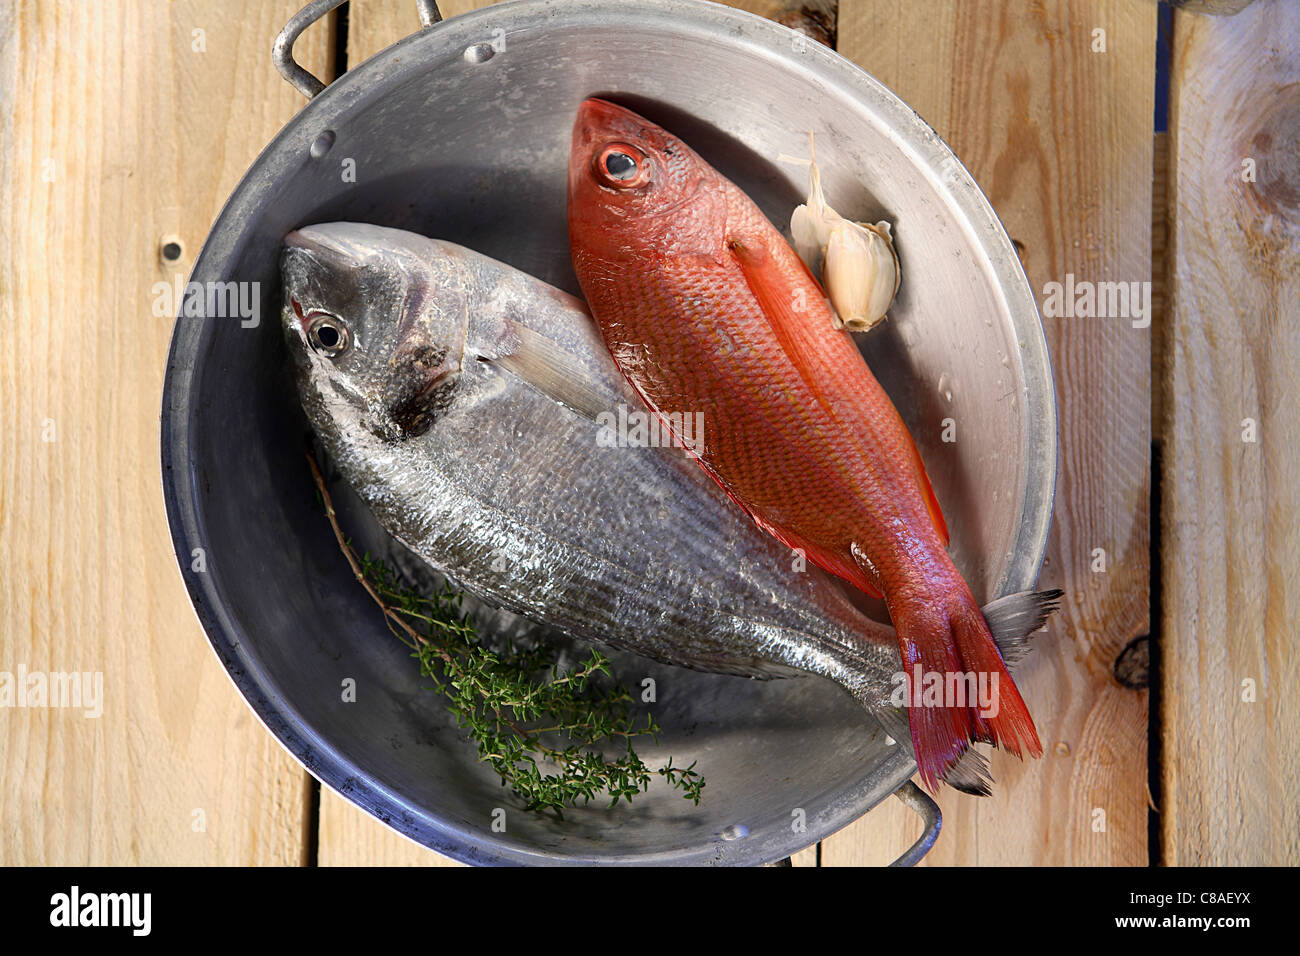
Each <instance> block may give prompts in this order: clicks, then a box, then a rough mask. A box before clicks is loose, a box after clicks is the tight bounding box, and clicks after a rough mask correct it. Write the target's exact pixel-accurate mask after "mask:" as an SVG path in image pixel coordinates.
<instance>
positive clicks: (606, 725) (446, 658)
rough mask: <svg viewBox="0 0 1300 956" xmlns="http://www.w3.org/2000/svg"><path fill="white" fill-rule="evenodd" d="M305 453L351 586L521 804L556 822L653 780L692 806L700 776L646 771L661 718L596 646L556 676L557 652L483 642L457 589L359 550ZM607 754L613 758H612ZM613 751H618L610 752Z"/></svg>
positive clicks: (688, 771) (666, 769)
mask: <svg viewBox="0 0 1300 956" xmlns="http://www.w3.org/2000/svg"><path fill="white" fill-rule="evenodd" d="M307 461H308V463H309V464H310V466H311V472H312V477H313V479H315V482H316V488H317V490H318V491H319V493H320V498H321V502H322V504H323V505H324V508H325V516H326V517H327V518H328V519H329V523H330V527H331V528H332V529H333V531H334V537H335V538H337V539H338V543H339V547H340V548H341V549H342V551H343V555H344V557H345V558H346V559H347V561H348V564H349V565H350V566H351V568H352V573H353V575H354V576H355V577H356V579H357V581H358V583H360V584H361V586H362V587H363V588H365V590H366V593H367V594H369V595H370V597H371V599H372V600H374V602H375V603H376V604H377V605H378V606H379V608H380V609H381V610H382V611H383V614H384V621H385V623H386V624H387V626H388V629H389V631H391V632H392V633H393V635H394V636H395V637H397V638H398V640H400V641H402V643H404V644H405V645H406V646H407V647H409V648H410V649H411V656H412V657H414V658H416V659H417V660H418V661H419V667H420V674H421V675H422V676H424V677H427V678H430V679H431V680H432V681H433V687H434V689H436V690H438V691H439V692H440V693H442V694H443V695H444V696H445V697H446V699H447V704H448V707H449V708H450V709H451V711H452V713H453V714H454V715H455V717H456V723H457V725H458V726H459V727H460V728H461V729H463V730H464V731H465V732H466V733H467V734H468V735H469V737H470V739H471V740H473V741H474V743H475V744H476V745H477V747H478V754H479V759H480V760H482V761H484V762H486V763H488V764H490V765H491V767H492V769H493V770H494V771H496V773H497V774H498V775H499V776H500V777H501V782H502V784H503V785H504V786H508V787H509V788H510V789H511V790H512V791H513V792H514V793H515V795H516V796H518V797H519V798H520V799H521V800H522V801H523V802H524V805H525V807H526V808H527V809H529V810H534V811H551V812H553V813H554V814H555V815H556V816H557V817H559V818H560V819H563V816H564V813H563V810H564V808H565V807H575V806H577V805H578V802H579V801H581V802H582V803H583V805H586V804H587V803H589V802H590V801H591V800H592V799H599V798H601V797H608V798H609V800H610V802H609V806H610V807H614V806H616V805H617V804H618V802H619V800H620V799H623V800H625V801H627V802H628V803H631V802H632V798H633V797H634V796H636V795H637V794H639V793H643V792H645V791H646V790H647V789H648V788H649V786H650V782H651V781H652V780H653V778H654V777H655V776H659V777H662V778H663V779H664V780H666V781H667V782H668V783H669V784H670V785H671V786H672V787H673V788H674V789H676V790H680V791H682V796H683V797H685V798H686V799H688V800H690V801H692V802H693V803H695V804H696V805H698V804H699V802H700V796H701V793H700V792H701V790H703V788H704V778H703V777H701V776H700V774H699V773H697V772H696V770H695V764H694V763H692V764H691V765H690V766H689V767H675V766H673V762H672V758H669V760H668V762H667V763H666V764H664V765H663V766H661V767H658V768H656V769H654V770H653V771H652V770H651V769H650V767H648V766H647V765H646V763H645V762H644V761H643V760H642V759H641V757H640V756H639V755H638V754H637V752H636V749H635V747H634V746H633V741H634V740H635V739H636V738H643V737H650V738H651V739H652V740H655V741H656V742H657V741H658V736H659V733H660V728H659V726H658V725H657V724H656V723H655V722H654V719H653V718H652V717H651V716H650V715H649V714H647V715H646V719H645V722H644V723H641V722H639V721H638V720H637V719H636V717H635V716H634V715H633V713H632V702H633V701H632V695H631V694H630V693H629V692H628V691H627V690H626V689H624V688H623V687H622V686H621V685H615V684H612V682H611V681H609V680H604V681H602V680H599V679H598V678H597V675H602V674H603V675H605V676H606V677H611V676H612V675H611V674H610V666H609V659H608V658H607V657H605V656H604V655H603V654H601V653H600V652H598V651H595V650H592V651H590V653H589V655H588V656H587V657H586V658H585V659H583V660H581V661H579V662H578V663H577V664H576V665H575V666H574V667H572V668H571V669H569V670H567V671H566V672H564V673H561V671H560V667H559V664H558V662H557V659H556V655H555V652H554V651H553V650H551V649H550V648H546V647H542V646H539V647H535V648H524V649H520V648H515V647H514V646H513V645H511V646H509V647H507V648H506V649H505V650H504V651H494V650H492V649H490V648H488V647H486V646H484V644H483V642H482V641H481V640H480V637H479V634H478V632H477V630H476V628H475V626H474V623H473V622H472V621H471V620H470V619H469V618H468V617H467V616H466V615H465V614H464V613H463V612H462V610H461V595H460V594H459V593H458V592H456V591H455V590H453V589H452V588H451V587H450V585H448V584H446V583H445V582H444V583H443V585H442V587H441V589H440V590H438V591H436V592H434V593H431V594H427V595H426V594H421V593H419V592H417V591H415V590H413V589H412V588H410V587H407V586H406V585H405V584H404V583H403V582H402V581H401V579H400V578H399V576H398V575H397V573H396V572H395V571H394V570H393V569H392V568H391V567H389V566H388V565H387V564H386V563H384V562H383V561H382V560H379V559H377V558H373V557H371V556H370V555H369V554H361V555H359V554H357V552H356V550H355V549H354V548H353V547H352V544H351V542H350V541H349V539H348V538H347V536H346V535H345V534H344V533H343V529H342V528H341V527H340V526H339V522H338V516H337V514H336V513H335V511H334V503H333V501H332V499H331V498H330V494H329V491H328V489H327V488H326V487H325V479H324V477H323V476H322V474H321V471H320V467H319V466H318V465H317V463H316V458H315V456H314V455H313V454H312V453H311V451H310V450H308V451H307ZM610 750H613V751H616V752H617V756H615V757H612V758H611V757H610V756H608V755H607V752H608V751H610ZM618 751H621V752H618Z"/></svg>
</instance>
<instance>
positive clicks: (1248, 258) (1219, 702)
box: [1159, 0, 1300, 866]
mask: <svg viewBox="0 0 1300 956" xmlns="http://www.w3.org/2000/svg"><path fill="white" fill-rule="evenodd" d="M1297 48H1300V6H1297V5H1296V4H1295V3H1291V2H1288V0H1257V2H1256V3H1255V4H1253V5H1252V6H1250V7H1249V8H1248V9H1247V10H1245V11H1244V12H1242V13H1240V14H1238V15H1237V16H1235V17H1231V18H1217V17H1202V16H1197V15H1194V14H1187V13H1182V12H1179V13H1176V14H1175V20H1174V57H1173V65H1172V77H1171V114H1170V140H1171V161H1170V170H1171V176H1172V177H1174V182H1173V189H1174V193H1173V196H1172V199H1171V204H1172V208H1173V217H1172V233H1171V237H1170V240H1171V256H1172V270H1171V274H1170V287H1169V295H1170V307H1171V317H1172V328H1171V329H1170V332H1169V353H1168V355H1167V360H1166V376H1167V380H1166V383H1165V384H1166V389H1167V392H1166V405H1165V411H1164V414H1165V421H1164V470H1163V477H1162V495H1161V524H1162V526H1163V535H1162V549H1161V566H1162V568H1163V569H1164V571H1163V600H1162V608H1161V622H1162V629H1163V631H1162V633H1163V636H1162V644H1161V658H1162V662H1163V667H1162V684H1161V714H1160V717H1161V728H1162V734H1161V748H1162V753H1163V761H1162V773H1161V802H1162V806H1161V808H1160V809H1161V813H1160V818H1159V819H1160V846H1161V853H1162V857H1163V860H1162V862H1164V863H1167V864H1170V865H1178V866H1189V865H1190V866H1223V865H1242V864H1266V865H1268V864H1274V865H1276V864H1282V865H1287V864H1289V865H1292V866H1294V865H1295V864H1297V863H1300V826H1297V821H1300V750H1298V749H1297V747H1296V739H1297V737H1300V705H1298V704H1297V699H1296V696H1295V688H1296V686H1297V679H1300V665H1298V664H1297V661H1298V660H1300V657H1298V656H1297V653H1296V648H1297V647H1300V626H1298V625H1297V624H1296V608H1297V607H1300V519H1298V518H1297V515H1300V484H1297V482H1296V475H1297V474H1298V473H1300V389H1297V387H1296V384H1295V370H1296V368H1297V366H1298V365H1300V160H1298V159H1297V154H1296V151H1295V144H1296V142H1297V140H1300V59H1297V57H1296V53H1295V51H1296V49H1297ZM1252 180H1253V181H1252ZM1247 419H1250V420H1252V421H1253V422H1254V428H1255V429H1256V434H1255V435H1254V436H1251V435H1250V434H1249V432H1248V430H1249V428H1250V427H1251V426H1250V425H1244V424H1243V422H1245V421H1246V420H1247ZM1251 437H1253V438H1254V439H1255V440H1254V441H1251V440H1249V439H1250V438H1251ZM1248 681H1249V682H1253V695H1254V698H1253V700H1251V699H1250V697H1251V694H1250V693H1249V692H1248V691H1249V690H1250V688H1251V684H1248V683H1247V682H1248Z"/></svg>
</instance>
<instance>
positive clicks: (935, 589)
mask: <svg viewBox="0 0 1300 956" xmlns="http://www.w3.org/2000/svg"><path fill="white" fill-rule="evenodd" d="M568 201H569V241H570V246H571V251H572V254H573V265H574V269H575V270H576V272H577V276H578V281H579V283H580V284H581V286H582V291H583V293H584V294H585V295H586V299H587V303H588V305H589V306H590V308H591V311H592V313H593V314H594V316H595V318H596V321H597V323H598V324H599V326H600V331H601V334H602V336H603V337H604V339H605V343H606V345H607V346H608V347H609V350H610V352H611V353H612V355H613V356H614V359H615V361H616V362H617V363H618V366H619V368H620V369H621V370H622V372H623V374H624V375H625V376H626V377H627V379H628V381H629V382H631V384H632V386H633V387H634V388H635V389H636V391H637V392H638V393H639V394H640V395H641V397H642V398H643V399H644V401H645V403H646V404H647V406H649V407H650V408H651V409H654V410H656V411H663V412H667V411H670V410H677V411H681V410H689V411H691V412H701V413H703V416H704V418H703V420H704V426H705V427H704V443H703V449H702V450H699V446H698V445H697V446H696V447H697V450H698V451H699V454H698V455H697V460H698V461H699V463H700V464H701V465H702V466H703V467H704V469H705V470H706V471H707V472H708V473H709V474H710V475H711V476H712V477H713V478H714V479H715V480H716V481H717V482H718V484H719V485H721V486H722V488H723V489H724V490H726V492H727V493H728V494H729V495H730V496H731V497H732V499H733V500H735V501H736V502H737V503H738V504H739V505H740V507H742V508H743V509H745V511H746V512H748V513H749V515H750V516H751V517H752V518H753V519H754V521H756V522H757V523H758V524H759V525H760V526H761V527H762V528H764V529H765V530H767V531H768V532H770V533H771V534H773V535H775V536H776V537H777V538H779V539H780V540H781V541H783V542H785V543H786V544H787V545H789V546H790V547H792V548H797V549H801V550H802V551H803V552H804V553H805V554H806V555H807V557H808V558H809V559H810V560H812V561H814V562H815V563H816V564H818V565H820V566H821V567H823V568H825V569H826V570H828V571H830V572H832V573H834V574H837V575H839V576H840V577H842V578H844V579H846V580H848V581H849V582H851V583H852V584H853V585H855V586H856V587H858V588H860V589H862V590H863V591H865V592H866V593H868V594H870V595H873V596H880V597H883V598H884V600H885V604H886V606H887V607H888V609H889V616H890V618H891V620H892V621H893V623H894V627H895V630H896V631H897V633H898V643H899V650H900V651H901V652H902V658H903V663H904V670H905V672H906V673H907V674H908V676H909V678H914V677H916V676H922V677H924V676H927V675H932V674H938V675H948V674H960V675H982V678H980V679H984V680H986V682H987V685H988V686H991V687H993V688H994V689H995V693H996V702H995V704H994V706H992V707H986V708H981V707H979V706H977V705H975V702H974V701H970V702H969V705H965V704H963V702H962V701H961V700H958V699H957V698H955V697H953V698H950V699H943V700H940V701H938V702H934V701H929V703H928V705H922V706H917V705H916V703H917V701H912V703H913V705H912V706H909V709H908V717H909V723H910V729H911V736H912V745H913V751H914V753H915V755H916V761H917V766H918V768H919V770H920V774H921V777H922V780H923V781H924V782H925V783H926V785H927V786H929V787H930V788H931V789H934V788H935V786H936V784H937V781H938V780H940V779H942V778H943V776H944V775H945V774H946V773H947V772H948V771H949V770H950V769H951V768H952V766H953V765H954V764H955V763H956V762H957V760H958V758H960V757H961V756H962V754H963V753H964V752H965V750H966V749H967V747H968V746H969V744H970V742H971V741H984V742H987V743H992V744H995V745H998V746H1001V747H1003V748H1004V749H1006V750H1008V751H1010V752H1012V753H1015V754H1017V755H1019V754H1020V753H1021V750H1022V748H1023V749H1024V750H1026V751H1028V752H1029V753H1030V754H1031V755H1033V756H1035V757H1038V756H1041V755H1042V745H1041V744H1040V743H1039V740H1038V734H1037V731H1036V730H1035V728H1034V723H1033V720H1032V718H1031V717H1030V716H1029V711H1028V709H1027V708H1026V707H1025V703H1024V701H1023V699H1022V698H1021V696H1020V692H1019V691H1018V690H1017V688H1016V685H1015V682H1014V681H1013V680H1012V679H1011V676H1010V674H1009V673H1008V672H1007V669H1006V667H1005V665H1004V662H1003V659H1002V657H1001V655H1000V654H999V653H998V650H997V647H996V645H995V644H994V643H993V639H992V635H991V634H990V631H989V628H988V625H987V623H986V621H985V619H984V615H983V614H982V613H981V612H980V608H979V605H978V604H977V603H976V601H975V598H974V596H973V595H972V594H971V590H970V588H969V586H967V584H966V582H965V580H963V578H962V576H961V573H960V572H959V571H958V570H957V568H956V567H955V566H954V565H953V563H952V560H951V559H950V558H949V556H948V552H947V544H948V530H947V527H946V526H945V524H944V519H943V515H942V513H941V512H940V510H939V504H938V502H937V501H936V500H935V496H934V492H933V491H932V490H931V488H930V481H929V478H928V477H927V475H926V472H925V466H924V464H923V463H922V461H921V456H920V454H919V453H918V451H917V448H916V445H915V443H914V442H913V440H912V436H911V435H910V434H909V432H908V430H907V427H906V426H905V425H904V424H903V421H902V419H901V418H899V415H898V412H897V410H896V409H895V408H894V405H893V403H892V402H891V401H890V400H889V396H888V395H886V394H885V391H884V390H883V389H882V388H881V387H880V384H879V383H878V382H877V381H876V379H875V376H873V375H872V374H871V370H870V369H869V368H868V367H867V364H866V362H865V361H864V360H863V358H862V355H861V353H860V352H859V351H858V349H857V346H856V345H855V344H854V341H853V338H852V336H850V335H849V333H848V332H845V331H843V330H836V329H835V328H834V327H833V324H832V313H831V309H830V306H829V305H828V303H827V302H826V299H825V295H824V293H823V292H822V289H821V287H820V286H819V285H818V283H817V280H816V279H814V278H813V276H812V275H811V274H810V273H809V272H808V270H807V268H806V267H805V266H804V264H803V262H802V260H800V258H799V256H798V255H797V254H796V253H795V251H794V250H793V249H792V248H791V247H790V245H789V244H788V243H787V242H786V240H785V239H784V238H783V237H782V236H781V234H780V233H779V232H778V231H777V230H776V229H775V228H774V227H773V226H772V224H771V223H770V222H768V220H767V219H766V218H765V217H764V216H763V214H762V212H760V211H759V209H758V207H757V206H755V205H754V203H753V202H752V201H751V200H750V199H749V198H748V197H747V196H745V195H744V193H742V192H741V191H740V189H738V188H737V187H736V186H735V185H734V184H733V183H731V182H730V181H729V180H727V179H726V178H724V177H723V176H722V175H720V174H719V173H718V172H717V171H716V170H714V169H713V168H712V167H711V166H710V165H709V164H708V163H706V162H705V161H704V160H703V159H701V158H700V157H699V156H698V155H697V154H696V153H695V152H694V151H692V150H691V149H690V147H688V146H687V145H686V144H685V143H683V142H682V141H681V140H679V139H677V138H676V137H674V136H673V135H672V134H670V133H668V132H667V131H666V130H664V129H662V128H660V127H659V126H656V125H655V124H654V123H651V122H650V121H649V120H646V119H645V118H643V117H641V116H638V115H637V114H636V113H633V112H631V111H630V110H627V109H624V108H622V107H620V106H617V105H615V104H613V103H609V102H606V101H604V100H598V99H590V100H587V101H586V102H584V103H583V104H582V106H581V107H580V108H579V110H578V116H577V120H576V122H575V124H574V129H573V144H572V152H571V154H570V158H569V200H568ZM918 667H919V668H920V675H918V673H917V668H918ZM944 679H945V684H946V686H955V681H952V680H949V679H947V678H946V677H945V678H944ZM968 679H969V678H968ZM913 693H915V694H919V690H914V691H913ZM909 699H911V698H909ZM917 700H919V698H918V699H917ZM927 700H929V699H928V698H927ZM994 711H995V712H994Z"/></svg>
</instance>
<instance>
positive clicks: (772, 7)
mask: <svg viewBox="0 0 1300 956" xmlns="http://www.w3.org/2000/svg"><path fill="white" fill-rule="evenodd" d="M494 2H500V0H438V9H439V10H440V11H442V16H443V19H447V20H450V19H451V18H452V17H454V16H458V15H459V14H462V13H468V12H469V11H470V10H477V9H479V8H480V7H487V6H491V5H492V4H493V3H494ZM825 2H826V0H809V2H808V3H805V4H792V3H790V2H789V0H734V2H729V3H727V6H732V7H737V8H739V9H741V10H748V11H749V12H750V13H757V14H758V15H760V16H765V17H773V18H776V17H777V16H779V15H780V14H781V13H783V12H785V11H787V10H788V9H789V8H790V7H792V6H807V7H814V8H815V7H819V6H821V5H824V4H825ZM419 28H420V21H419V18H418V17H417V16H416V12H415V4H414V2H412V0H355V2H352V3H349V4H348V63H349V64H351V65H356V64H358V63H360V62H361V61H362V60H366V59H368V58H370V57H372V56H374V55H375V54H376V53H378V52H379V51H380V50H382V49H384V48H385V47H387V46H391V45H392V44H394V43H396V42H397V41H398V40H400V39H402V38H403V37H405V36H408V35H410V34H412V33H414V32H415V31H416V30H418V29H419Z"/></svg>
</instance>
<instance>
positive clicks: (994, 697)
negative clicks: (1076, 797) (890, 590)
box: [890, 584, 1043, 791]
mask: <svg viewBox="0 0 1300 956" xmlns="http://www.w3.org/2000/svg"><path fill="white" fill-rule="evenodd" d="M890 617H891V618H892V619H893V621H894V627H895V629H896V631H897V633H898V644H899V650H900V651H901V652H902V655H903V662H904V668H905V671H906V673H907V676H908V678H909V684H908V688H909V694H908V705H909V706H908V718H909V720H908V722H909V724H910V728H911V736H912V749H913V751H914V753H915V755H916V764H917V768H918V770H919V771H920V774H921V779H922V781H924V783H925V785H926V786H927V787H928V788H929V789H930V790H932V791H933V790H936V789H937V787H938V782H939V781H940V780H942V779H943V778H944V777H946V776H947V775H948V773H949V771H951V770H952V768H953V767H954V765H955V764H956V763H957V761H958V760H959V759H961V757H962V754H963V753H965V751H966V749H967V748H968V747H969V745H970V744H971V743H972V742H974V741H980V742H983V743H990V744H993V745H994V746H999V747H1002V748H1003V749H1005V750H1008V751H1010V752H1011V753H1013V754H1016V755H1017V756H1020V754H1021V751H1022V749H1023V750H1025V751H1027V752H1028V753H1029V754H1030V755H1031V756H1034V757H1041V756H1042V754H1043V748H1042V744H1041V743H1040V742H1039V740H1038V732H1037V730H1036V729H1035V727H1034V721H1033V718H1032V717H1030V716H1029V709H1028V708H1027V707H1026V706H1025V702H1024V700H1023V699H1022V698H1021V696H1020V691H1019V689H1017V687H1016V684H1015V681H1014V680H1012V678H1011V674H1010V673H1009V672H1008V671H1007V668H1006V665H1005V663H1004V662H1003V659H1002V655H1001V654H1000V653H999V652H998V648H997V645H996V644H995V643H994V642H993V635H992V633H991V631H990V630H989V625H988V623H987V622H986V621H985V619H984V615H983V614H982V613H981V611H980V608H979V606H978V605H977V604H976V603H975V598H974V597H973V596H972V595H971V593H970V590H969V589H968V588H966V587H965V585H964V584H963V585H962V586H961V587H960V588H959V589H956V590H954V591H952V592H950V594H949V596H948V599H947V600H941V601H935V600H934V599H933V596H932V595H925V596H923V597H921V598H912V599H908V600H903V601H891V602H890Z"/></svg>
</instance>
